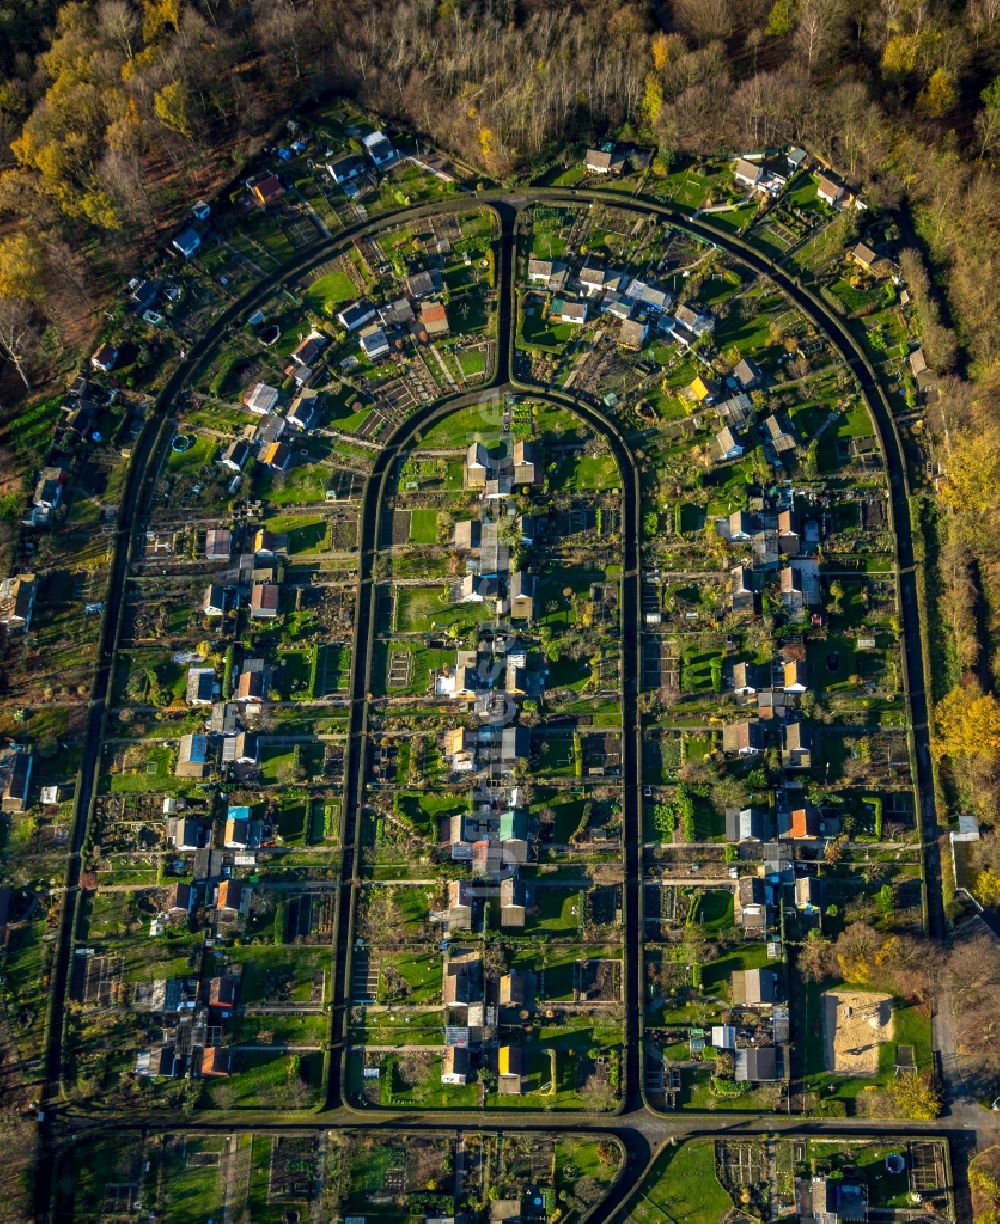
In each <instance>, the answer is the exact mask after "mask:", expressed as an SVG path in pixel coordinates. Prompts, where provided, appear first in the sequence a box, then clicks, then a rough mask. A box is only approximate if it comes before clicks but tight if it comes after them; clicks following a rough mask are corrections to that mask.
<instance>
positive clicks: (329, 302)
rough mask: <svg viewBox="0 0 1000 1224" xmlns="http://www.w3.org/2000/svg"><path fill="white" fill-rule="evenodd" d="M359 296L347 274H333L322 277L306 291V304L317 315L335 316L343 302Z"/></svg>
mask: <svg viewBox="0 0 1000 1224" xmlns="http://www.w3.org/2000/svg"><path fill="white" fill-rule="evenodd" d="M357 296H358V291H357V289H355V287H354V282H353V281H352V280H351V278H350V277H349V276H348V275H347V273H346V272H331V273H330V274H329V275H328V276H321V277H320V278H319V280H317V281H313V283H312V284H311V285H310V286H309V288H308V289H307V290H306V295H305V304H306V306H308V307H309V309H310V310H314V311H316V313H317V314H333V313H334V310H335V308H336V307H337V306H339V305H340V303H341V302H347V301H350V299H352V298H355V297H357Z"/></svg>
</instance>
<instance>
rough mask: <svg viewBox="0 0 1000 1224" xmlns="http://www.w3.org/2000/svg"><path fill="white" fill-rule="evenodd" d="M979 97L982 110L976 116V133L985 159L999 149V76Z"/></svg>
mask: <svg viewBox="0 0 1000 1224" xmlns="http://www.w3.org/2000/svg"><path fill="white" fill-rule="evenodd" d="M979 96H980V98H981V99H982V102H983V109H982V110H981V111H980V112H979V114H978V115H977V116H976V131H977V132H978V133H979V139H980V141H981V142H982V153H983V156H984V157H985V156H986V154H987V153H991V152H995V151H996V150H997V149H998V148H1000V76H998V77H994V78H993V80H992V81H991V82H990V84H989V85H987V86H986V88H985V89H984V90H983V92H982V93H981V94H980V95H979Z"/></svg>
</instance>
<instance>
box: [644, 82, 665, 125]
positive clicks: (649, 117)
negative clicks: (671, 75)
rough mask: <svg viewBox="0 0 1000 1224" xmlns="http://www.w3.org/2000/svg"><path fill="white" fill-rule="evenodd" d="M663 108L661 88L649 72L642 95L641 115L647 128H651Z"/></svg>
mask: <svg viewBox="0 0 1000 1224" xmlns="http://www.w3.org/2000/svg"><path fill="white" fill-rule="evenodd" d="M662 107H663V86H662V85H661V84H660V82H659V81H658V80H657V79H656V77H655V76H654V75H653V74H652V73H651V72H650V73H648V74H647V76H646V87H645V89H644V91H643V95H642V115H643V118H644V119H645V121H646V124H647V126H648V127H653V126H654V124H655V123H656V120H657V119H658V118H659V115H660V111H661V109H662Z"/></svg>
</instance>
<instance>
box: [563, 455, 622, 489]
mask: <svg viewBox="0 0 1000 1224" xmlns="http://www.w3.org/2000/svg"><path fill="white" fill-rule="evenodd" d="M552 484H553V487H554V488H555V489H564V490H566V491H572V490H584V489H586V490H603V489H618V488H620V487H621V477H620V475H619V472H618V464H617V463H616V462H615V459H614V456H613V455H568V456H567V457H566V458H565V459H563V460H562V462H561V463H560V464H559V466H558V468H557V469H556V473H555V475H554V477H553V480H552Z"/></svg>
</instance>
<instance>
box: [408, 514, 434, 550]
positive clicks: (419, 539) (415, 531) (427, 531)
mask: <svg viewBox="0 0 1000 1224" xmlns="http://www.w3.org/2000/svg"><path fill="white" fill-rule="evenodd" d="M410 543H411V544H436V543H437V511H436V510H411V511H410Z"/></svg>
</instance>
